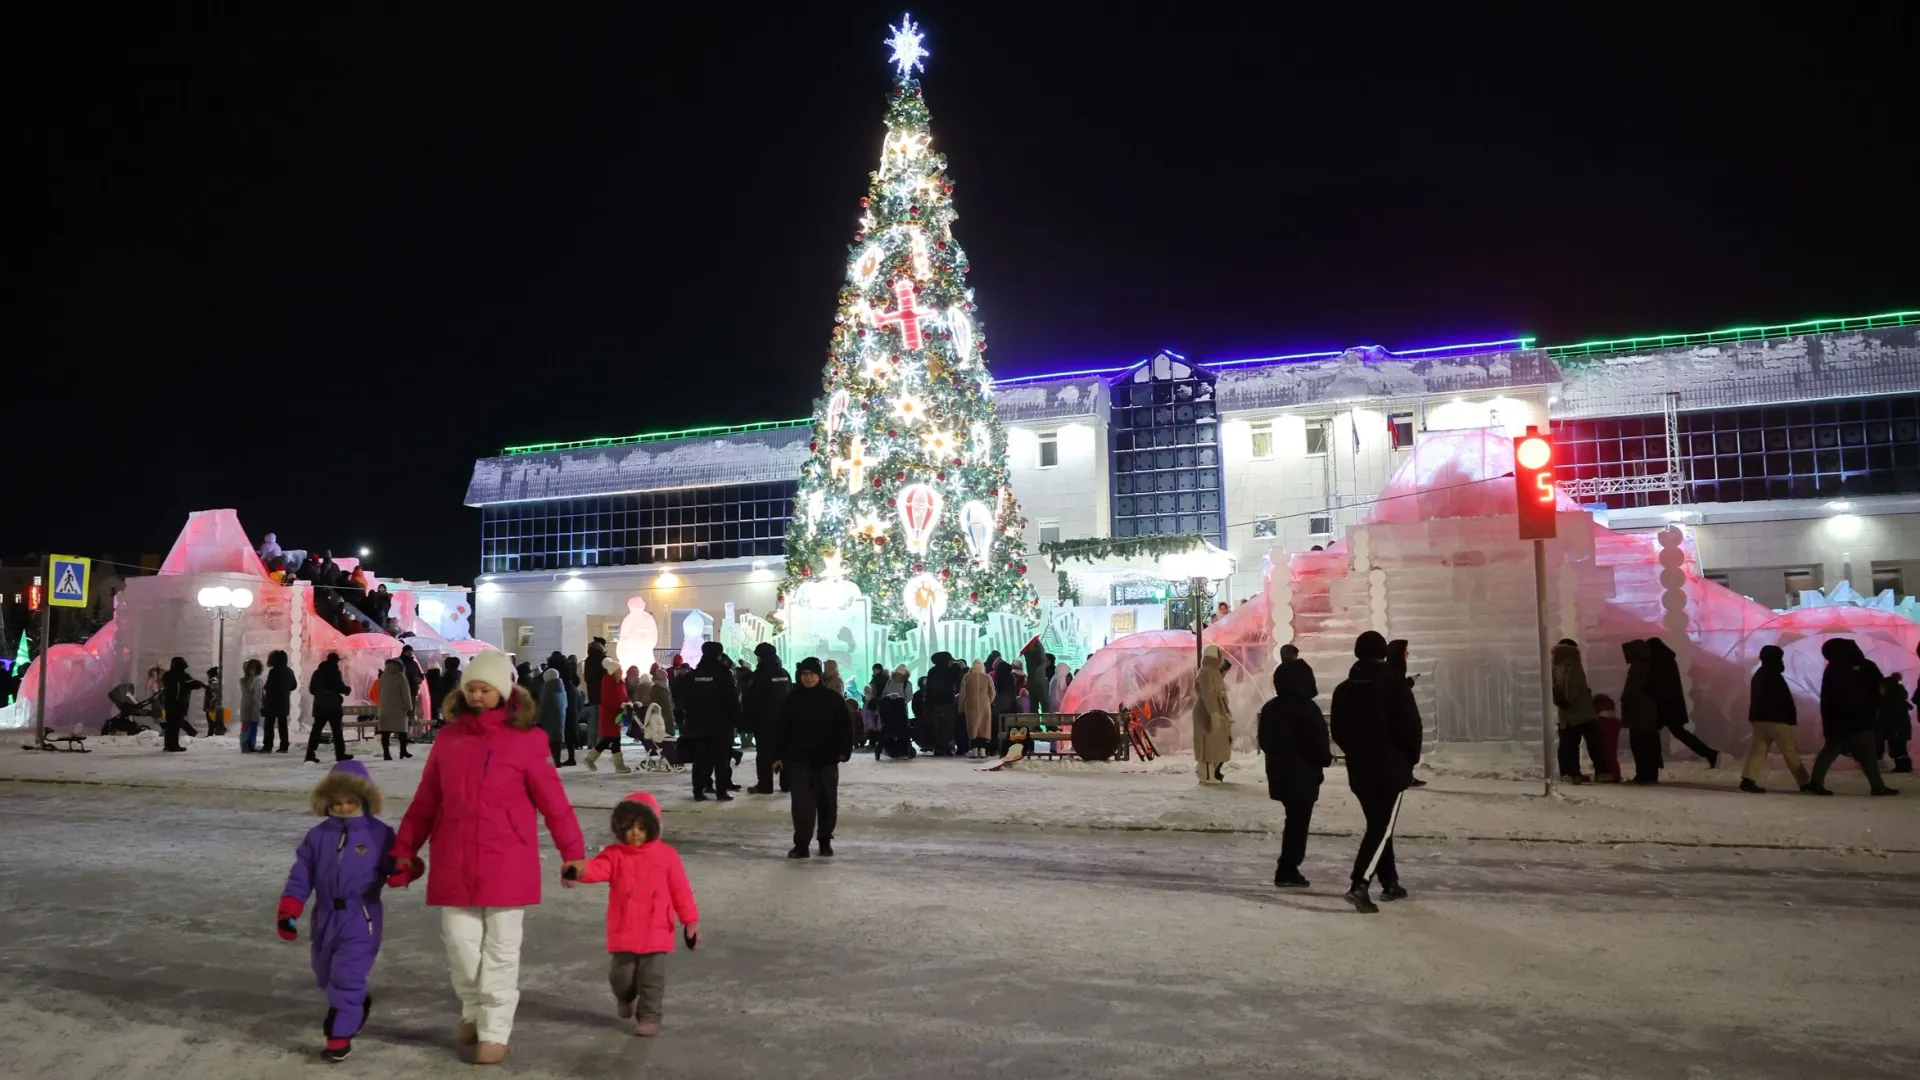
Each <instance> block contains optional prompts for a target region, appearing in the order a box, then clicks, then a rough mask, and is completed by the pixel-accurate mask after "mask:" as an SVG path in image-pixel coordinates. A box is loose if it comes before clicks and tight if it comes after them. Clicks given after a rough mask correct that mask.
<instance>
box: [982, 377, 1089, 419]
mask: <svg viewBox="0 0 1920 1080" xmlns="http://www.w3.org/2000/svg"><path fill="white" fill-rule="evenodd" d="M1106 396H1107V384H1106V380H1104V379H1102V378H1100V377H1099V376H1097V375H1092V376H1087V375H1083V376H1079V377H1077V378H1062V379H1048V380H1046V381H1044V382H1029V383H1023V384H1021V385H1018V386H1001V387H995V388H994V390H993V410H994V412H995V413H996V414H997V415H998V416H999V417H1000V419H1001V420H1002V421H1004V422H1007V423H1018V422H1020V421H1022V420H1059V419H1063V418H1066V417H1073V416H1095V415H1098V414H1099V412H1100V406H1101V404H1102V402H1104V401H1105V399H1106Z"/></svg>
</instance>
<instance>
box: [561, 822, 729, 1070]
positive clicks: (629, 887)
mask: <svg viewBox="0 0 1920 1080" xmlns="http://www.w3.org/2000/svg"><path fill="white" fill-rule="evenodd" d="M613 835H614V838H615V839H616V840H617V841H618V843H613V844H608V845H607V846H606V847H605V848H603V849H601V851H600V854H598V855H595V856H594V857H593V858H591V859H588V860H587V864H586V866H585V867H584V868H583V869H581V870H580V871H579V874H578V878H579V880H581V881H588V882H597V881H605V882H608V883H609V884H610V885H611V886H612V887H611V888H609V889H608V890H607V952H608V953H609V954H611V958H612V964H611V965H610V967H609V968H608V971H607V981H608V982H609V983H610V984H612V986H613V999H614V1001H615V1002H616V1003H617V1004H618V1005H619V1013H620V1018H621V1019H622V1020H624V1019H626V1018H627V1017H629V1016H631V1017H633V1018H634V1033H635V1034H638V1035H658V1034H660V1005H661V999H662V998H664V997H665V996H666V993H667V954H668V953H670V952H672V951H673V918H674V916H675V915H678V916H679V917H680V925H681V927H682V928H683V930H684V933H685V935H686V939H687V948H689V949H697V948H699V947H700V910H699V909H698V908H696V907H694V905H693V886H692V885H691V884H689V883H688V882H687V871H686V868H685V867H683V866H681V865H680V853H679V852H677V851H675V850H673V849H672V848H670V847H668V846H667V845H666V843H665V842H664V841H662V840H661V839H660V802H659V800H657V799H655V798H654V797H653V796H652V795H651V794H649V793H647V792H644V791H636V792H634V793H633V794H631V795H629V796H627V797H626V800H625V801H623V802H622V803H621V804H620V805H619V806H616V807H614V808H613ZM564 873H565V874H566V875H567V876H568V877H573V876H575V875H574V872H573V871H571V870H568V871H564Z"/></svg>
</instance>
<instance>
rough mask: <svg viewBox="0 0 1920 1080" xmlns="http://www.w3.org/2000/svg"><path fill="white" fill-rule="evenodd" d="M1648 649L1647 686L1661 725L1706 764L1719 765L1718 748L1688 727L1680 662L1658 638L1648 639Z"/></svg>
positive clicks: (1709, 765)
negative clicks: (1709, 744)
mask: <svg viewBox="0 0 1920 1080" xmlns="http://www.w3.org/2000/svg"><path fill="white" fill-rule="evenodd" d="M1647 653H1648V656H1649V657H1650V658H1651V663H1652V668H1651V681H1650V682H1649V684H1648V688H1649V689H1650V690H1651V691H1652V692H1653V703H1654V709H1655V711H1656V712H1657V713H1658V714H1659V716H1660V726H1661V727H1663V728H1665V729H1667V733H1668V734H1670V735H1672V736H1673V737H1674V738H1675V739H1678V740H1679V741H1680V744H1681V745H1682V746H1685V747H1686V748H1687V749H1689V750H1691V751H1693V752H1694V753H1696V754H1698V755H1700V756H1701V757H1702V758H1705V759H1706V762H1707V768H1709V769H1717V768H1719V767H1720V751H1718V750H1715V749H1714V748H1712V747H1710V746H1708V745H1707V744H1706V743H1704V742H1702V741H1701V740H1700V736H1698V735H1695V734H1694V733H1693V732H1691V731H1688V730H1687V694H1686V690H1685V688H1684V687H1682V686H1681V684H1680V662H1679V659H1678V658H1677V657H1675V656H1674V655H1673V650H1672V649H1671V648H1668V647H1667V643H1666V642H1664V641H1662V640H1660V639H1659V638H1648V639H1647Z"/></svg>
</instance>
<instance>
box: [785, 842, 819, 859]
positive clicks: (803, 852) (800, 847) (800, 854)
mask: <svg viewBox="0 0 1920 1080" xmlns="http://www.w3.org/2000/svg"><path fill="white" fill-rule="evenodd" d="M787 858H789V859H811V858H813V852H811V851H808V850H807V845H805V844H795V845H793V850H792V851H789V852H787Z"/></svg>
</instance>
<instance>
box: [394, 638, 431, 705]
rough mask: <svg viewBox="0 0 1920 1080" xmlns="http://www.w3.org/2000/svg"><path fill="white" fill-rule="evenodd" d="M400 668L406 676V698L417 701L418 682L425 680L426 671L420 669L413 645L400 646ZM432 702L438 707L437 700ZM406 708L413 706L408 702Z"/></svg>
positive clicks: (418, 695)
mask: <svg viewBox="0 0 1920 1080" xmlns="http://www.w3.org/2000/svg"><path fill="white" fill-rule="evenodd" d="M400 670H401V671H403V672H405V673H406V676H407V694H408V695H409V696H408V697H407V700H408V701H409V702H415V701H419V700H420V684H421V683H422V682H425V681H426V678H427V673H426V672H425V671H423V670H421V668H420V658H419V657H417V656H415V655H413V646H411V645H402V646H400ZM434 704H435V707H436V708H438V707H439V703H438V702H436V703H434ZM408 708H409V709H411V708H413V706H412V705H411V704H409V705H408Z"/></svg>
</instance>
